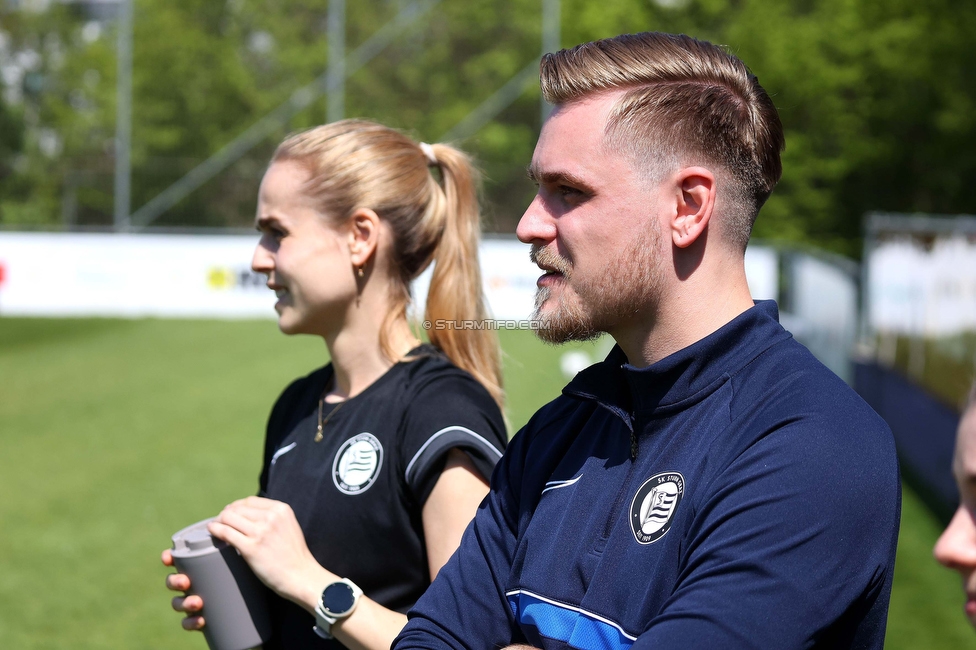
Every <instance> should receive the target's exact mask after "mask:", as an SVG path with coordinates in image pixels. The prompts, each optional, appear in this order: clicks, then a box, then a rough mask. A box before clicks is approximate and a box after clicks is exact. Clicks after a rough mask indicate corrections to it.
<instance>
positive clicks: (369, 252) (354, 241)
mask: <svg viewBox="0 0 976 650" xmlns="http://www.w3.org/2000/svg"><path fill="white" fill-rule="evenodd" d="M348 224H349V257H350V261H351V262H352V265H353V266H354V267H356V268H357V269H361V268H363V267H364V266H366V265H367V264H369V262H370V260H371V259H372V258H373V254H374V253H375V252H376V247H377V246H378V245H379V240H380V218H379V215H377V214H376V213H375V212H373V211H372V210H370V209H369V208H359V209H358V210H356V211H355V212H353V213H352V217H350V219H349V222H348Z"/></svg>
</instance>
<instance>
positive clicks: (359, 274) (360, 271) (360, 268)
mask: <svg viewBox="0 0 976 650" xmlns="http://www.w3.org/2000/svg"><path fill="white" fill-rule="evenodd" d="M356 275H358V276H359V277H364V276H365V275H366V273H365V272H364V271H363V267H361V266H360V267H359V268H358V269H356Z"/></svg>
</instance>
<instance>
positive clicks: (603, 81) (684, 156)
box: [541, 32, 784, 249]
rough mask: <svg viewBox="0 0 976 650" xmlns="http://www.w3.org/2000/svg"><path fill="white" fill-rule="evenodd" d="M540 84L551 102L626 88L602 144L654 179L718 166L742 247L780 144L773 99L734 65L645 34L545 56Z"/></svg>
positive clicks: (690, 43) (770, 182)
mask: <svg viewBox="0 0 976 650" xmlns="http://www.w3.org/2000/svg"><path fill="white" fill-rule="evenodd" d="M541 81H542V93H543V95H544V96H545V98H546V100H547V101H549V102H550V103H552V104H557V105H558V104H568V103H572V102H574V101H578V100H581V99H584V98H586V97H590V96H593V95H596V94H599V93H603V92H612V91H618V90H625V91H626V92H625V93H624V95H623V97H621V98H620V99H619V100H618V102H617V104H616V106H615V107H614V110H613V111H612V112H611V115H610V118H609V119H608V121H607V125H606V144H607V146H608V147H609V148H611V149H612V150H618V151H619V150H622V151H625V152H627V153H628V154H630V155H631V156H632V157H633V159H634V161H635V163H636V164H637V165H638V166H639V167H641V168H642V169H644V170H645V171H646V172H647V173H648V174H649V175H650V176H651V177H652V178H653V179H654V180H660V179H661V177H662V176H663V175H664V174H666V173H669V172H670V171H673V170H675V169H677V168H679V167H680V166H686V165H693V164H700V165H703V166H706V167H708V166H710V165H711V166H713V167H714V166H715V165H717V166H719V167H720V169H719V170H718V172H719V173H718V174H716V176H717V177H718V182H719V189H720V192H721V196H722V199H723V205H724V206H725V214H724V215H723V216H722V220H723V224H722V228H723V230H724V232H725V233H726V235H727V236H728V237H729V239H730V240H731V241H733V242H736V243H738V244H740V245H741V246H742V248H743V249H744V248H745V245H746V243H748V241H749V236H750V234H751V232H752V225H753V223H754V222H755V219H756V215H757V214H758V213H759V209H760V208H761V207H762V205H763V203H765V202H766V199H767V198H769V195H770V193H771V192H772V191H773V187H775V185H776V183H777V182H778V181H779V178H780V175H781V174H782V164H781V162H780V151H782V149H783V147H784V138H783V125H782V123H781V122H780V119H779V115H778V114H777V112H776V108H775V106H774V105H773V102H772V100H771V99H770V98H769V95H767V94H766V91H765V90H763V88H762V86H760V85H759V80H758V79H756V76H755V75H753V74H752V73H751V72H749V69H748V68H747V67H746V66H745V64H744V63H742V61H740V60H739V59H738V58H736V57H735V56H734V55H732V54H729V53H728V52H726V51H725V50H724V49H722V48H721V47H719V46H716V45H713V44H711V43H708V42H705V41H700V40H698V39H694V38H691V37H690V36H684V35H675V34H662V33H658V32H644V33H641V34H625V35H623V36H616V37H614V38H608V39H604V40H601V41H594V42H591V43H584V44H582V45H578V46H576V47H574V48H572V49H568V50H561V51H559V52H556V53H553V54H546V55H545V56H544V57H543V59H542V66H541Z"/></svg>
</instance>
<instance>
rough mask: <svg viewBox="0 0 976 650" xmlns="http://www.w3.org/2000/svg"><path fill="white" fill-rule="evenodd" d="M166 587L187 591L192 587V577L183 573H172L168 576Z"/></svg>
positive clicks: (172, 589)
mask: <svg viewBox="0 0 976 650" xmlns="http://www.w3.org/2000/svg"><path fill="white" fill-rule="evenodd" d="M166 588H167V589H169V590H171V591H187V590H189V588H190V578H189V576H187V575H185V574H183V573H171V574H169V575H168V576H166Z"/></svg>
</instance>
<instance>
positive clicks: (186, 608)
mask: <svg viewBox="0 0 976 650" xmlns="http://www.w3.org/2000/svg"><path fill="white" fill-rule="evenodd" d="M172 605H173V609H175V610H176V611H178V612H186V613H187V614H195V613H197V612H199V611H200V610H202V609H203V598H200V596H174V597H173V601H172Z"/></svg>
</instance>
